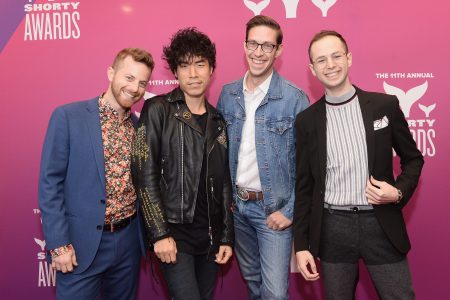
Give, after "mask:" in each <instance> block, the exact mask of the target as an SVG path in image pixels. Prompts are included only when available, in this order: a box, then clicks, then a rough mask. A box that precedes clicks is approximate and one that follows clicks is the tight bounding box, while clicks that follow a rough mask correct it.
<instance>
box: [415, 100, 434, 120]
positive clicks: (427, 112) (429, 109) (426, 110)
mask: <svg viewBox="0 0 450 300" xmlns="http://www.w3.org/2000/svg"><path fill="white" fill-rule="evenodd" d="M419 108H420V109H421V110H422V111H423V112H424V113H425V117H427V118H429V117H430V112H432V111H433V110H434V109H435V108H436V103H433V104H431V105H430V106H425V105H422V104H419Z"/></svg>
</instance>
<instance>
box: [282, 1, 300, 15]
mask: <svg viewBox="0 0 450 300" xmlns="http://www.w3.org/2000/svg"><path fill="white" fill-rule="evenodd" d="M299 2H300V0H283V4H284V9H285V10H286V18H287V19H294V18H297V6H298V3H299Z"/></svg>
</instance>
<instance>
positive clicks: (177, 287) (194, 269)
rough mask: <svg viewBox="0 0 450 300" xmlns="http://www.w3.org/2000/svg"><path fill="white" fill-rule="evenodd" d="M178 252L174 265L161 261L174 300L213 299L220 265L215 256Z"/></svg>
mask: <svg viewBox="0 0 450 300" xmlns="http://www.w3.org/2000/svg"><path fill="white" fill-rule="evenodd" d="M209 256H210V257H209V258H208V259H207V255H206V254H205V255H192V254H188V253H183V252H178V253H177V262H176V263H174V264H168V263H163V262H161V261H159V265H160V268H161V271H162V273H163V275H164V279H165V280H166V284H167V287H168V289H169V294H170V299H172V300H200V299H201V300H208V299H212V297H213V292H214V284H215V282H216V277H217V272H218V270H219V265H218V264H217V263H215V262H214V258H215V256H214V255H209Z"/></svg>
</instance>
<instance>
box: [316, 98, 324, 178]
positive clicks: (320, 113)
mask: <svg viewBox="0 0 450 300" xmlns="http://www.w3.org/2000/svg"><path fill="white" fill-rule="evenodd" d="M316 114H317V115H316V118H315V120H314V121H315V122H316V126H315V127H316V130H317V147H318V155H319V170H320V177H321V179H322V186H325V176H326V173H327V113H326V108H325V97H322V98H321V99H320V100H319V103H318V105H317V106H316Z"/></svg>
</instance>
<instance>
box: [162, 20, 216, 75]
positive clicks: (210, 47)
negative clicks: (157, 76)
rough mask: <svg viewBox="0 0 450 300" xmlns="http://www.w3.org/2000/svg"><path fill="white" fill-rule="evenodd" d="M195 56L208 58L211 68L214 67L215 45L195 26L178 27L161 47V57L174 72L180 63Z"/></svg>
mask: <svg viewBox="0 0 450 300" xmlns="http://www.w3.org/2000/svg"><path fill="white" fill-rule="evenodd" d="M195 56H198V57H202V58H204V59H206V60H208V62H209V65H210V66H211V67H212V69H213V70H214V69H215V68H216V46H215V45H214V43H213V42H211V40H210V39H209V37H208V36H207V35H206V34H204V33H202V32H200V31H198V30H197V28H195V27H188V28H184V29H180V30H179V31H178V32H177V33H175V34H174V35H173V36H172V38H171V39H170V44H169V45H168V46H164V47H163V55H162V58H163V59H164V60H165V61H167V64H168V65H169V68H170V70H171V71H172V73H174V74H175V71H176V70H177V67H178V66H179V65H180V64H182V63H185V62H186V60H188V61H189V60H190V59H192V58H194V57H195Z"/></svg>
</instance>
